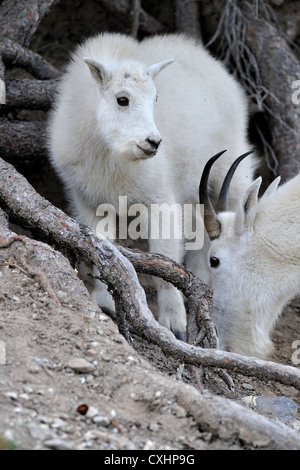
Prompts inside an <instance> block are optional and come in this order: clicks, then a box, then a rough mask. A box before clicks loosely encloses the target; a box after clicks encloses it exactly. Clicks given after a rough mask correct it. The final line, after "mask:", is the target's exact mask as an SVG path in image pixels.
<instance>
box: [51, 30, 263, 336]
mask: <svg viewBox="0 0 300 470" xmlns="http://www.w3.org/2000/svg"><path fill="white" fill-rule="evenodd" d="M154 82H155V83H154ZM156 101H157V103H156ZM246 131H247V104H246V99H245V96H244V94H243V92H242V90H241V88H240V86H239V85H238V84H237V82H236V81H235V79H234V78H233V77H232V76H230V75H229V74H228V73H227V71H226V70H225V68H224V67H223V66H222V64H221V63H220V62H218V61H217V60H215V59H214V58H212V57H211V56H210V55H209V53H208V52H207V51H206V50H205V49H204V48H203V46H202V45H200V44H196V43H195V42H194V41H193V40H190V39H187V38H185V37H183V36H181V35H166V36H162V37H152V38H149V39H145V40H143V41H142V42H138V41H136V40H134V39H132V38H130V37H127V36H124V35H120V34H109V33H107V34H101V35H98V36H96V37H94V38H91V39H88V40H86V42H84V43H83V44H82V45H80V46H79V47H78V48H77V50H76V51H75V53H74V54H73V55H72V58H71V61H70V63H69V64H68V66H67V69H66V73H65V75H64V76H63V78H62V80H61V84H60V86H59V90H58V98H57V102H56V106H55V109H54V111H53V113H52V117H51V120H50V125H49V141H50V153H51V159H52V162H53V165H54V167H55V168H56V170H57V171H58V173H59V174H60V176H61V178H62V180H63V181H64V183H65V186H66V188H67V191H68V194H69V196H70V200H71V202H72V207H73V214H74V216H75V217H76V218H77V220H78V221H79V222H80V223H84V224H87V225H90V226H91V227H92V228H93V229H95V230H96V229H97V230H98V232H99V231H100V232H102V235H104V236H109V237H110V238H114V237H115V233H114V229H110V230H108V231H107V233H104V230H100V229H99V215H100V212H101V211H99V210H98V212H97V208H98V207H99V206H101V205H103V204H105V203H106V204H110V205H113V206H114V207H115V209H116V210H117V211H118V207H119V196H126V197H127V203H128V206H129V207H131V206H132V205H133V204H142V205H143V206H145V207H146V208H148V209H149V210H150V209H151V206H152V205H154V204H162V203H164V204H167V205H168V206H169V207H170V206H172V207H173V208H174V210H173V217H172V221H173V222H172V223H173V229H174V230H177V234H178V230H179V231H181V233H182V230H183V226H184V224H185V223H186V221H183V220H182V211H181V210H180V209H179V208H181V207H183V206H184V205H187V204H193V205H195V204H196V203H198V202H199V201H198V185H199V178H200V175H201V173H202V170H203V167H204V165H205V163H206V161H207V160H208V159H209V157H211V155H213V154H214V153H216V152H217V151H219V150H221V149H223V148H226V149H227V150H228V151H227V154H226V157H224V159H222V160H221V161H219V162H218V163H217V164H216V166H215V168H214V169H213V172H212V175H211V185H212V188H213V189H214V191H215V192H218V191H219V189H220V186H221V183H222V180H223V177H224V174H225V173H226V170H227V168H228V166H229V165H230V164H231V163H232V162H233V161H234V159H235V158H236V156H237V155H240V154H242V153H243V152H246V151H247V150H249V144H248V142H247V138H246ZM254 166H255V165H254V158H252V157H251V158H250V157H249V159H247V160H245V161H244V162H243V163H242V164H241V166H240V167H239V168H238V169H237V172H236V175H235V177H234V178H233V181H232V185H231V194H230V199H229V205H230V207H231V208H232V209H234V208H235V207H236V205H237V202H238V201H239V200H240V198H241V197H242V195H243V193H244V190H245V188H247V187H248V186H249V185H250V184H251V182H252V180H253V168H254ZM174 204H175V206H174ZM104 207H107V206H104ZM178 207H179V208H178ZM103 215H104V214H103V212H102V216H103ZM198 218H199V217H198ZM150 225H151V226H149V234H150V235H151V233H153V227H154V228H157V227H158V226H159V213H158V214H157V215H156V216H154V217H151V223H150ZM100 235H101V233H100ZM150 235H149V245H150V251H152V252H157V253H161V254H164V255H166V256H169V257H170V258H172V259H174V260H175V261H177V262H182V261H183V257H184V240H183V238H182V237H178V236H177V237H175V236H173V237H169V239H165V238H164V237H162V236H160V237H154V236H153V237H151V236H150ZM208 246H209V239H208V237H207V236H206V238H205V243H204V249H203V250H200V252H197V253H193V256H192V255H191V253H192V251H189V252H188V256H187V264H188V266H189V267H190V269H192V271H194V272H195V273H196V274H197V275H198V276H199V277H200V278H202V279H203V280H204V281H207V282H208V281H209V275H210V273H209V269H208V267H207V262H206V254H207V249H208ZM201 252H202V253H201ZM155 282H156V287H157V293H158V308H159V318H158V320H159V322H160V323H161V324H162V325H164V326H167V327H168V328H170V329H171V330H172V331H173V332H174V333H175V334H176V335H177V336H178V337H181V338H182V337H184V332H185V325H186V319H185V308H184V302H183V299H182V296H181V293H180V292H179V291H178V290H177V289H176V288H174V287H173V286H172V285H169V284H167V283H165V282H163V281H161V280H159V279H156V281H155ZM93 296H94V297H95V298H96V299H97V300H98V303H99V304H100V305H102V306H106V307H110V308H113V300H112V298H111V296H110V295H109V294H108V292H107V289H106V286H104V285H103V284H102V283H100V282H99V281H96V286H95V289H94V292H93Z"/></svg>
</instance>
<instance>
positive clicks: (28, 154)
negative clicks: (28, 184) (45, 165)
mask: <svg viewBox="0 0 300 470" xmlns="http://www.w3.org/2000/svg"><path fill="white" fill-rule="evenodd" d="M0 134H1V139H0V155H2V156H3V157H4V158H6V159H8V160H9V161H11V162H20V161H21V160H22V159H27V158H28V159H30V161H33V160H35V159H40V158H41V157H42V156H45V155H46V154H47V145H46V123H45V122H44V121H24V122H22V121H20V122H10V121H8V120H7V121H3V122H0Z"/></svg>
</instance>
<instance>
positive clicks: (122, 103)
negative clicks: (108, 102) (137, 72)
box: [117, 96, 129, 106]
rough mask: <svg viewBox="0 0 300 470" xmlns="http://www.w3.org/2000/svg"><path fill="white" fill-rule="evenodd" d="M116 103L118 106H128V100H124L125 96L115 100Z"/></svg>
mask: <svg viewBox="0 0 300 470" xmlns="http://www.w3.org/2000/svg"><path fill="white" fill-rule="evenodd" d="M117 103H118V105H119V106H128V105H129V99H128V98H126V96H121V97H120V98H117Z"/></svg>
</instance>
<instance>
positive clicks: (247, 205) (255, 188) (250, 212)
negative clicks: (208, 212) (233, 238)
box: [234, 177, 262, 235]
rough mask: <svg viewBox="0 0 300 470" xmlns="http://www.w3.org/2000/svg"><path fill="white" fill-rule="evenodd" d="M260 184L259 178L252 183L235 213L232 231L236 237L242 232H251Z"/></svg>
mask: <svg viewBox="0 0 300 470" xmlns="http://www.w3.org/2000/svg"><path fill="white" fill-rule="evenodd" d="M261 182H262V178H261V177H259V178H257V179H256V180H255V181H253V183H252V184H251V185H250V187H249V188H248V190H247V191H246V193H245V196H244V199H243V202H242V204H241V206H240V207H239V208H238V210H237V212H236V216H235V221H234V229H235V232H236V233H237V234H238V235H242V234H243V233H244V232H246V231H247V230H251V229H252V227H253V222H254V219H255V216H256V209H257V203H258V192H259V188H260V185H261Z"/></svg>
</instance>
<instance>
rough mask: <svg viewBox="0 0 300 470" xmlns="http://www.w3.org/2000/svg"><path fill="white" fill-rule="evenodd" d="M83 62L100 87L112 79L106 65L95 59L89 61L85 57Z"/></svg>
mask: <svg viewBox="0 0 300 470" xmlns="http://www.w3.org/2000/svg"><path fill="white" fill-rule="evenodd" d="M83 60H84V62H85V63H86V64H87V66H88V67H89V69H90V72H91V75H92V77H93V79H94V80H95V81H96V82H97V83H99V84H100V85H103V84H104V83H105V82H106V81H108V80H109V79H110V78H111V74H110V73H109V72H108V70H107V69H106V68H105V67H104V65H102V64H100V62H97V61H96V60H93V59H88V58H87V57H83Z"/></svg>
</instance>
